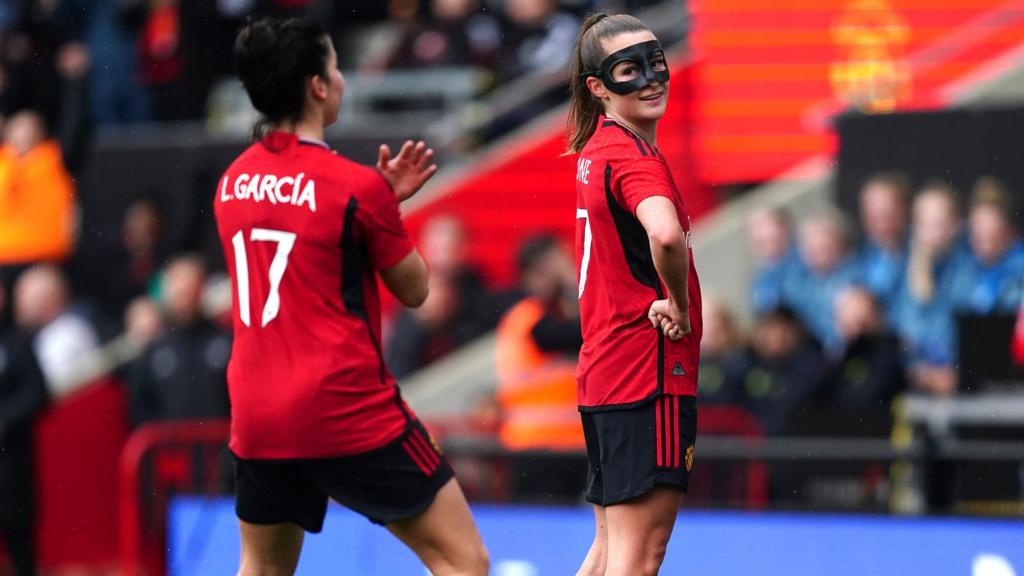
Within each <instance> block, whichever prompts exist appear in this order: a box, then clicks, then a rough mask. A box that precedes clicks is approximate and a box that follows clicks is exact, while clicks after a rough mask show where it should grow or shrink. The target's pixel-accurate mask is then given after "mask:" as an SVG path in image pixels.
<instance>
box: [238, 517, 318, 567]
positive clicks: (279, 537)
mask: <svg viewBox="0 0 1024 576" xmlns="http://www.w3.org/2000/svg"><path fill="white" fill-rule="evenodd" d="M238 526H239V529H240V530H241V533H242V558H241V565H240V567H239V570H238V573H239V575H240V576H279V575H280V576H287V575H290V574H294V573H295V567H296V566H298V563H299V554H300V553H301V552H302V541H303V537H304V535H305V532H304V531H303V529H302V528H300V527H299V525H298V524H295V523H293V522H282V523H280V524H251V523H249V522H246V521H245V520H239V521H238Z"/></svg>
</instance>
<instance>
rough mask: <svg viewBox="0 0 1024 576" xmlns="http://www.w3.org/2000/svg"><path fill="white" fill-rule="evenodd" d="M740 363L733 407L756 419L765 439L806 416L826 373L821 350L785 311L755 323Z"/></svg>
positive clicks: (781, 309)
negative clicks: (739, 376) (742, 408)
mask: <svg viewBox="0 0 1024 576" xmlns="http://www.w3.org/2000/svg"><path fill="white" fill-rule="evenodd" d="M741 362H742V365H743V369H742V376H741V381H740V388H739V390H738V393H737V398H736V402H737V403H738V404H739V405H740V406H742V407H744V408H746V409H747V410H749V411H750V412H751V413H752V414H754V416H756V417H757V419H758V421H759V422H760V423H761V427H762V428H764V431H765V433H766V434H768V435H778V434H782V433H783V432H785V431H786V429H787V427H788V426H789V423H790V421H791V420H793V419H797V418H799V417H800V415H801V413H802V412H805V411H806V410H807V408H808V406H809V404H810V401H811V400H812V399H813V398H814V397H815V395H816V393H817V390H818V386H819V385H820V383H821V381H822V377H823V375H824V373H825V369H826V363H825V358H824V355H823V354H822V351H821V346H820V344H818V343H817V342H816V341H815V340H814V339H813V338H812V337H810V336H809V335H808V331H807V328H806V327H805V326H804V325H803V324H801V323H800V320H799V319H798V318H797V317H796V315H795V314H794V313H793V311H792V310H790V309H788V308H784V307H783V308H776V309H774V310H772V311H770V312H768V313H766V314H764V315H763V316H761V317H760V318H759V319H758V321H757V323H756V324H755V325H754V329H753V332H752V334H751V338H750V345H749V347H748V348H747V350H746V351H745V352H744V354H743V356H742V360H741Z"/></svg>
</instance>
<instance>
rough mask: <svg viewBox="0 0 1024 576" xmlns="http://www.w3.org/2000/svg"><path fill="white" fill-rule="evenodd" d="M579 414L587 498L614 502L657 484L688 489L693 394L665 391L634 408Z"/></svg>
mask: <svg viewBox="0 0 1024 576" xmlns="http://www.w3.org/2000/svg"><path fill="white" fill-rule="evenodd" d="M580 414H581V416H582V418H583V435H584V437H585V438H586V441H587V459H588V460H589V461H590V467H589V471H588V474H587V491H586V494H585V496H586V499H587V501H588V502H590V503H592V504H598V505H600V506H610V505H612V504H618V503H620V502H623V501H625V500H629V499H630V498H636V497H637V496H642V495H644V494H646V493H648V492H650V491H651V490H652V489H653V488H654V487H655V485H658V484H666V485H669V486H678V487H679V488H681V489H682V490H683V491H684V492H685V491H686V489H687V487H688V486H689V483H690V469H691V468H693V445H694V441H695V439H696V436H697V399H696V398H695V397H693V396H669V395H665V396H659V397H658V398H656V399H655V400H654V401H653V402H649V403H647V404H644V405H642V406H639V407H635V408H626V409H622V410H607V411H600V412H593V411H589V412H581V413H580Z"/></svg>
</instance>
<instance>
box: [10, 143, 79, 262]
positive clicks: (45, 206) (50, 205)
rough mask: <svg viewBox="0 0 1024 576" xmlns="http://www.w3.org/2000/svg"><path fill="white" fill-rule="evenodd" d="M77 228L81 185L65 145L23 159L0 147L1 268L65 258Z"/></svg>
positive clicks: (32, 152)
mask: <svg viewBox="0 0 1024 576" xmlns="http://www.w3.org/2000/svg"><path fill="white" fill-rule="evenodd" d="M74 230H75V187H74V184H73V183H72V181H71V176H70V175H69V174H68V172H67V169H65V168H64V161H63V159H62V157H61V152H60V145H59V144H57V142H56V141H54V140H48V141H46V142H43V143H42V144H40V145H38V146H36V147H35V148H33V149H32V150H30V151H29V152H28V153H27V154H25V155H24V156H18V155H17V153H15V151H14V150H13V149H12V148H10V147H9V146H4V147H3V148H0V265H2V264H24V263H30V262H37V261H40V260H64V259H66V258H67V257H68V256H69V255H70V254H71V249H72V247H73V244H74Z"/></svg>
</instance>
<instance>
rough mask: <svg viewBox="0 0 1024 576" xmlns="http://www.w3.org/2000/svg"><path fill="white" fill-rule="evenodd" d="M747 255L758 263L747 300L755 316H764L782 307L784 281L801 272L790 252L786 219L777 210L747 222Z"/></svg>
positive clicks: (764, 211) (755, 214) (753, 216)
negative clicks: (749, 300)
mask: <svg viewBox="0 0 1024 576" xmlns="http://www.w3.org/2000/svg"><path fill="white" fill-rule="evenodd" d="M747 236H748V243H749V246H750V251H751V253H753V254H754V255H755V256H756V257H757V260H758V263H757V270H756V271H755V273H754V279H753V282H752V283H751V290H750V299H751V305H752V308H753V310H754V312H755V313H756V314H758V315H761V314H765V313H766V312H768V311H770V310H774V309H775V308H778V307H779V306H782V305H783V304H785V300H784V296H785V295H784V288H785V285H786V282H787V278H789V277H791V276H793V275H794V274H796V273H797V272H798V271H799V269H800V258H799V256H798V255H797V253H796V250H795V249H794V248H793V240H792V236H793V234H792V227H791V226H790V223H789V218H788V217H787V216H786V214H785V213H784V212H782V211H781V210H778V209H767V208H766V209H761V210H756V211H754V212H753V213H751V214H750V217H749V218H748V219H747Z"/></svg>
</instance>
